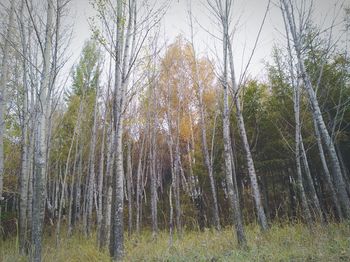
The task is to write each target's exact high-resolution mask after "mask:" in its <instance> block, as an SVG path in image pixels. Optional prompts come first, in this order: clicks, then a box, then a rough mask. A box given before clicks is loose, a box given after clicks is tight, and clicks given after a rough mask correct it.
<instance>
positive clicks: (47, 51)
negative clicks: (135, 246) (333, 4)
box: [0, 0, 350, 261]
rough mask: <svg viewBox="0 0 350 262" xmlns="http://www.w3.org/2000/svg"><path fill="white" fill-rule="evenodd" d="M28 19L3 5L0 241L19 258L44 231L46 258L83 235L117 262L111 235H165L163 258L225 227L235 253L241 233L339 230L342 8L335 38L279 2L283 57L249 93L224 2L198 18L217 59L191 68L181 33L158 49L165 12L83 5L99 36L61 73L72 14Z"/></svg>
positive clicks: (344, 201)
mask: <svg viewBox="0 0 350 262" xmlns="http://www.w3.org/2000/svg"><path fill="white" fill-rule="evenodd" d="M39 4H40V1H33V2H29V1H26V0H23V1H22V0H17V1H11V4H9V5H8V6H6V5H5V6H6V7H8V8H7V9H6V10H4V11H3V13H4V15H3V16H2V17H3V18H2V21H1V22H2V25H4V26H3V27H2V30H1V42H0V44H1V61H2V63H1V71H0V72H1V82H0V88H1V90H0V116H1V117H0V198H1V224H0V226H1V234H2V235H3V238H4V239H7V238H10V237H11V236H14V235H18V237H19V252H20V253H21V254H23V255H25V254H29V255H30V258H31V259H32V260H33V261H40V260H41V248H42V235H43V233H44V232H49V233H50V234H54V235H55V237H56V246H57V248H59V245H60V234H67V235H68V236H71V235H72V234H78V233H83V234H84V235H85V236H86V237H91V235H92V232H97V234H96V235H97V245H98V246H99V248H101V249H104V248H107V247H109V251H110V255H111V257H113V258H114V259H120V258H121V257H122V256H123V252H124V250H123V241H124V231H125V232H128V234H129V235H131V234H134V233H135V234H140V232H141V231H142V230H145V229H147V230H151V231H152V234H153V237H154V238H156V237H157V233H158V231H159V230H168V231H169V239H170V245H171V244H172V238H173V234H174V233H177V234H180V235H181V233H182V232H183V231H184V229H191V230H204V229H205V228H210V227H213V228H216V229H217V230H221V229H222V227H225V226H227V225H234V226H235V232H236V233H237V239H238V242H239V244H240V245H243V246H244V245H246V239H245V232H244V225H245V224H248V223H257V224H259V226H260V228H261V230H262V231H266V230H268V229H269V226H270V225H271V224H273V223H287V222H293V221H302V222H304V223H306V224H307V225H308V226H310V227H312V226H313V224H315V223H318V222H320V223H327V222H334V221H336V222H342V221H343V220H348V219H350V174H349V169H350V126H349V122H350V107H349V97H350V85H349V84H350V60H349V56H348V50H347V48H348V42H347V41H348V34H349V21H348V20H349V11H348V10H347V9H345V11H346V12H345V20H344V21H343V23H341V36H339V37H338V36H334V34H335V33H334V32H333V30H336V29H335V28H336V27H335V22H333V24H332V25H331V27H330V28H328V29H327V30H325V31H323V29H321V28H318V26H317V25H315V24H313V20H312V18H313V17H312V12H311V11H312V9H311V8H312V6H311V5H310V6H309V5H308V3H307V1H287V0H281V1H278V4H277V5H278V6H279V7H280V9H281V14H282V16H283V19H284V26H285V28H284V29H285V33H284V34H285V38H284V41H285V42H284V43H278V44H276V46H275V47H274V48H273V51H272V54H271V57H272V59H271V62H269V63H267V64H266V65H265V68H266V76H265V78H264V79H265V80H260V79H254V78H252V77H249V76H247V74H246V72H244V73H245V74H243V77H238V76H237V75H236V72H235V67H234V58H235V57H234V46H235V45H234V43H233V41H232V39H231V32H230V30H231V29H230V26H232V25H231V22H230V15H231V13H232V10H233V3H232V1H230V0H226V1H221V0H220V1H219V0H215V1H209V0H208V1H207V3H206V4H207V7H208V8H209V9H210V10H211V12H212V15H213V20H215V19H216V21H217V23H218V27H219V28H218V31H217V37H218V38H220V48H222V54H223V55H222V59H217V60H214V59H211V58H209V56H208V54H204V55H203V54H198V51H196V48H195V43H194V37H193V28H192V27H191V29H192V31H191V32H192V35H191V37H189V38H188V39H186V37H185V36H178V37H177V38H176V40H175V41H174V42H173V43H171V44H167V45H164V44H162V43H161V39H160V36H159V32H160V28H161V26H160V25H161V21H162V20H161V19H162V17H163V16H164V14H165V13H166V10H167V8H168V5H169V3H168V2H165V3H163V4H162V5H161V6H159V7H158V6H154V7H153V8H150V7H149V6H148V5H147V4H145V3H143V4H141V3H139V2H138V1H136V0H130V1H119V0H118V1H94V3H93V6H94V8H95V10H96V12H97V16H96V20H98V21H99V22H96V21H95V20H92V22H91V28H92V32H93V34H92V37H91V39H90V40H89V41H87V42H86V43H85V44H84V48H83V50H82V53H81V56H80V59H79V61H78V62H77V63H76V65H75V66H74V67H73V69H72V70H71V72H70V73H69V74H67V73H65V71H64V70H63V68H65V64H66V62H67V55H66V48H67V46H69V38H70V32H69V25H68V24H65V22H64V21H65V17H66V15H67V12H68V10H69V5H70V4H71V3H70V1H69V0H57V1H51V0H48V1H45V5H46V6H45V7H40V6H39ZM269 8H272V7H271V6H270V3H269V4H268V7H267V11H266V12H268V10H269ZM4 9H5V8H4ZM189 13H191V12H189ZM342 15H343V13H342ZM43 17H45V19H44V18H43ZM100 24H101V25H100ZM190 25H191V26H192V18H191V17H190ZM337 26H339V24H337ZM339 34H340V33H339ZM344 39H345V40H344ZM1 196H2V197H1ZM16 223H18V228H16ZM45 230H46V231H45Z"/></svg>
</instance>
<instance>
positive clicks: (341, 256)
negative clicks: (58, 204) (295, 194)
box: [0, 224, 350, 262]
mask: <svg viewBox="0 0 350 262" xmlns="http://www.w3.org/2000/svg"><path fill="white" fill-rule="evenodd" d="M246 233H247V240H248V248H246V249H239V248H238V247H237V244H236V239H235V234H234V233H233V231H232V228H230V227H227V228H225V229H223V230H222V231H220V232H217V231H215V230H205V231H204V232H195V231H189V232H185V233H183V235H182V237H181V238H180V237H179V236H176V235H175V236H174V239H173V245H172V247H169V234H168V232H160V233H159V235H158V237H157V239H155V240H153V239H152V235H151V233H150V232H143V234H142V235H141V236H140V237H138V238H137V237H136V236H131V237H128V236H127V235H126V236H125V238H126V243H125V251H126V254H125V261H186V262H187V261H327V262H328V261H350V224H328V225H326V226H321V225H317V226H315V227H314V228H313V229H312V230H309V229H308V228H307V227H306V226H305V225H301V224H296V225H283V226H277V225H274V226H272V227H271V229H270V230H269V231H268V232H267V233H261V232H260V230H259V228H258V227H257V226H248V227H246ZM16 243H17V241H16V239H15V238H14V239H12V240H7V241H4V242H0V261H1V262H16V261H26V260H27V259H26V258H24V257H20V256H19V255H18V254H17V252H16V246H17V244H16ZM95 244H96V238H95V236H92V237H91V238H89V239H86V238H85V237H83V236H73V237H72V238H64V239H62V241H61V246H60V248H59V249H56V248H55V240H54V237H47V238H46V239H45V243H44V248H43V261H47V262H51V261H64V262H68V261H69V262H70V261H82V262H83V261H84V262H85V261H110V259H109V257H108V252H107V251H105V252H100V251H99V250H98V249H97V248H96V245H95Z"/></svg>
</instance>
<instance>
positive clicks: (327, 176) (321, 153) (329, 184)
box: [312, 119, 343, 220]
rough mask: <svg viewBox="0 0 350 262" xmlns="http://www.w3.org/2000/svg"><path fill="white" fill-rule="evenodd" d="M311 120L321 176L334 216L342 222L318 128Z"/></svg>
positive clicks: (341, 214)
mask: <svg viewBox="0 0 350 262" xmlns="http://www.w3.org/2000/svg"><path fill="white" fill-rule="evenodd" d="M312 120H313V121H312V122H313V124H314V130H315V137H316V141H317V147H318V152H319V156H320V159H321V163H322V167H323V174H324V176H325V179H326V183H327V187H328V189H329V191H330V194H331V198H332V201H333V205H334V207H335V211H336V216H338V217H339V219H340V220H342V219H343V213H342V210H341V207H340V204H339V199H338V196H337V193H336V190H335V188H334V185H333V181H332V178H331V174H330V172H329V169H328V165H327V161H326V157H325V155H324V151H323V145H322V141H321V137H320V132H319V130H318V126H317V123H316V121H315V119H312Z"/></svg>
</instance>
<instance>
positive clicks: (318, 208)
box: [300, 135, 325, 223]
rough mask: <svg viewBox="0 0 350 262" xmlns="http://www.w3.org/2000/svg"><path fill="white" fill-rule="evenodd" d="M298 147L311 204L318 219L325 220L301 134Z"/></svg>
mask: <svg viewBox="0 0 350 262" xmlns="http://www.w3.org/2000/svg"><path fill="white" fill-rule="evenodd" d="M300 148H301V158H302V162H303V164H304V169H305V174H306V180H307V182H308V185H309V190H310V195H311V198H312V202H313V205H314V208H315V213H316V216H317V218H318V219H319V221H320V222H322V223H324V222H325V221H324V219H323V214H322V210H321V205H320V202H319V200H318V196H317V193H316V189H315V186H314V182H313V180H312V176H311V172H310V167H309V162H308V160H307V155H306V151H305V148H304V143H303V139H302V136H301V135H300Z"/></svg>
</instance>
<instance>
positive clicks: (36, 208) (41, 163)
mask: <svg viewBox="0 0 350 262" xmlns="http://www.w3.org/2000/svg"><path fill="white" fill-rule="evenodd" d="M47 6H48V9H47V20H46V33H45V49H44V53H43V69H42V72H41V81H40V91H38V94H39V98H38V101H37V122H36V126H37V128H36V131H35V132H36V142H37V147H36V156H35V172H34V187H33V219H32V250H31V251H32V252H31V260H32V261H36V262H39V261H41V249H42V231H43V220H44V213H45V185H46V182H45V178H46V168H45V167H46V161H47V159H46V152H47V139H46V137H45V136H46V134H47V132H46V128H47V123H46V120H47V115H46V114H47V112H48V108H47V106H48V104H47V102H48V101H49V99H48V97H47V93H48V89H49V84H50V57H51V51H52V28H53V10H54V6H53V3H52V1H51V0H48V1H47Z"/></svg>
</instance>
